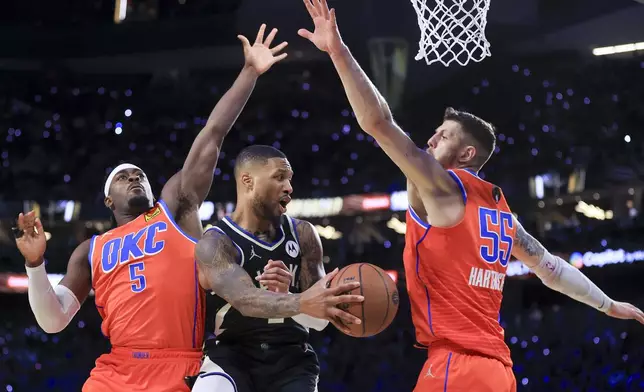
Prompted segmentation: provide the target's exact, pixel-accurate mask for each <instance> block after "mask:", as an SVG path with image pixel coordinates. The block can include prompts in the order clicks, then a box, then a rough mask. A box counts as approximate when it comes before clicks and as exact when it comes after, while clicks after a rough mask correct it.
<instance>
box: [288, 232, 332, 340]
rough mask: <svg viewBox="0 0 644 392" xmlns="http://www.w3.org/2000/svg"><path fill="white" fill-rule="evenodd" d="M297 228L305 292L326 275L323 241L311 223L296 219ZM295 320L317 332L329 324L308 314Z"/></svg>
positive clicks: (300, 315)
mask: <svg viewBox="0 0 644 392" xmlns="http://www.w3.org/2000/svg"><path fill="white" fill-rule="evenodd" d="M295 226H296V230H297V236H298V240H299V243H300V251H301V252H302V264H301V265H302V272H300V289H301V290H302V291H304V290H308V289H309V287H311V286H313V285H314V284H315V283H316V282H318V281H319V280H321V279H322V278H324V276H325V275H326V273H325V272H324V264H323V262H322V255H323V251H322V241H321V240H320V235H319V234H318V232H317V230H315V227H313V225H312V224H311V223H310V222H307V221H303V220H298V219H296V220H295ZM293 320H295V321H297V322H298V323H300V324H302V325H304V326H305V327H309V328H313V329H315V330H317V331H322V330H323V329H324V328H326V326H327V325H328V324H329V322H328V321H327V320H323V319H318V318H315V317H311V316H307V315H306V314H298V315H296V316H294V317H293Z"/></svg>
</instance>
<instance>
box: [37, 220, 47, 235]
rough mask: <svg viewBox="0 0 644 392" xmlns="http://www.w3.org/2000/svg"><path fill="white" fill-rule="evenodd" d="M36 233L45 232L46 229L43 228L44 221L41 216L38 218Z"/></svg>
mask: <svg viewBox="0 0 644 392" xmlns="http://www.w3.org/2000/svg"><path fill="white" fill-rule="evenodd" d="M35 229H36V234H43V233H44V232H45V231H44V230H43V228H42V222H41V221H40V218H36V228H35Z"/></svg>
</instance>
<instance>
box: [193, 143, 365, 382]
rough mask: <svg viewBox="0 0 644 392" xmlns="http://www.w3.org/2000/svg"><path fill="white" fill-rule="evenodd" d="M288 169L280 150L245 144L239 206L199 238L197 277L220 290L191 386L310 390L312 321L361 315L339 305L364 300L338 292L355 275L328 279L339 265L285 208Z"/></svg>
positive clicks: (315, 371)
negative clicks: (331, 267)
mask: <svg viewBox="0 0 644 392" xmlns="http://www.w3.org/2000/svg"><path fill="white" fill-rule="evenodd" d="M292 175H293V171H292V170H291V166H290V164H289V162H288V160H287V159H286V156H285V155H284V154H283V153H282V152H281V151H279V150H277V149H275V148H273V147H270V146H260V145H255V146H250V147H248V148H246V149H244V150H243V151H242V152H241V153H240V154H239V155H238V157H237V160H236V163H235V180H236V183H237V207H236V209H235V211H234V212H233V214H232V216H231V217H230V218H229V217H226V218H224V219H223V220H221V221H220V222H218V223H217V224H216V225H215V226H214V227H213V228H211V229H209V230H207V231H206V233H204V236H203V238H202V239H201V240H200V241H199V243H198V244H197V248H196V257H197V259H198V261H199V266H200V281H201V284H202V286H203V287H204V288H209V289H211V290H213V292H214V294H216V295H213V296H212V298H211V299H212V301H211V302H212V305H213V308H214V309H212V310H214V312H211V309H210V304H209V309H208V313H209V316H208V317H209V318H210V319H214V329H215V333H216V337H215V338H213V339H211V340H209V341H208V342H207V343H206V347H205V351H206V358H205V360H204V364H203V366H202V368H201V370H202V372H201V374H200V375H199V377H198V378H197V381H196V383H195V386H194V388H193V391H196V392H206V391H210V392H212V391H217V392H233V391H234V392H313V391H315V390H316V389H317V379H318V375H319V370H320V369H319V365H318V360H317V356H316V354H315V352H314V351H313V349H312V348H311V346H310V345H309V344H308V343H307V340H308V327H312V328H315V329H320V330H321V329H322V328H324V327H325V326H326V324H327V322H328V321H331V322H332V323H333V324H334V325H335V326H336V327H337V328H339V329H346V327H345V326H344V324H348V323H360V319H358V318H356V317H354V316H353V315H351V314H349V313H347V312H344V311H342V310H340V309H339V308H338V307H337V306H336V305H337V304H339V303H351V302H360V301H362V300H363V299H364V298H362V297H361V296H353V295H342V293H346V292H347V291H349V290H351V288H353V287H357V285H353V284H346V285H341V286H340V287H337V288H335V289H330V288H328V287H327V286H328V282H329V281H330V280H331V279H332V278H333V276H334V275H335V274H337V269H336V270H335V271H333V272H332V273H330V274H329V275H326V276H325V272H324V266H323V264H322V243H321V241H320V237H319V235H318V234H317V232H316V230H315V228H314V227H313V226H312V225H311V224H310V223H309V222H306V221H302V220H298V219H293V218H291V217H289V216H287V215H285V212H286V205H287V204H288V202H289V201H290V200H291V196H290V194H291V192H292V188H291V184H290V181H291V177H292ZM251 277H254V278H255V279H252V278H251ZM289 283H290V284H289ZM262 288H263V289H262ZM273 290H277V291H281V293H276V292H274V291H273ZM300 293H301V294H300ZM213 314H214V317H213ZM327 320H328V321H327Z"/></svg>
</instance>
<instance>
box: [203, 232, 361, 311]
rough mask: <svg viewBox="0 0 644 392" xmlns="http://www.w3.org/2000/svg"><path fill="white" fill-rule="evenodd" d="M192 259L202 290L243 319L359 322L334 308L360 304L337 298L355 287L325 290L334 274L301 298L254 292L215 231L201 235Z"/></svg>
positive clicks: (228, 243) (229, 243)
mask: <svg viewBox="0 0 644 392" xmlns="http://www.w3.org/2000/svg"><path fill="white" fill-rule="evenodd" d="M195 256H196V258H197V261H198V262H199V272H200V281H201V283H202V286H203V287H204V288H206V289H210V290H213V291H214V292H215V293H216V294H217V295H219V296H220V297H222V298H223V299H224V300H226V302H228V303H229V304H230V305H231V306H232V307H234V308H235V309H237V310H238V311H239V312H240V313H241V314H243V315H244V316H247V317H258V318H286V317H293V316H295V315H297V314H299V313H305V314H308V315H310V316H313V317H317V318H322V319H329V318H333V317H340V318H341V319H342V320H343V321H344V322H347V323H351V322H355V323H360V320H359V319H357V318H355V317H353V316H352V315H351V314H349V313H346V312H344V311H341V310H340V309H339V308H337V307H336V305H337V304H340V303H354V302H361V301H362V300H364V298H363V297H361V296H356V295H341V293H345V292H348V291H351V290H353V289H354V288H356V287H359V283H358V284H356V282H353V283H348V284H342V285H338V286H337V287H335V288H333V289H329V288H327V284H328V282H329V281H330V279H332V278H333V276H335V274H336V273H337V271H334V273H332V274H329V275H327V276H326V277H325V279H323V280H321V281H319V282H318V284H317V285H315V286H314V287H311V289H309V290H307V291H306V292H304V293H302V294H282V293H274V292H271V291H268V290H262V289H260V288H257V287H256V286H255V284H254V283H253V280H252V278H251V277H250V275H248V273H247V272H246V271H245V270H244V269H243V268H242V267H240V266H239V265H238V264H237V261H238V258H239V254H238V253H237V249H236V248H235V246H234V244H233V243H232V241H231V240H230V239H229V238H228V237H227V236H226V235H225V234H223V233H220V232H218V231H217V230H209V231H207V232H206V233H205V234H204V236H203V237H202V238H201V240H199V242H198V244H197V247H196V250H195Z"/></svg>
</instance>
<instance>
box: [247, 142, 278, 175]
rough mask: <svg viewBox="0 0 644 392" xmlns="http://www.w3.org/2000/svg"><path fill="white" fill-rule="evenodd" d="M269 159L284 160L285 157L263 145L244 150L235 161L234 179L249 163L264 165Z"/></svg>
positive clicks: (276, 150)
mask: <svg viewBox="0 0 644 392" xmlns="http://www.w3.org/2000/svg"><path fill="white" fill-rule="evenodd" d="M271 158H284V159H286V155H285V154H284V153H283V152H281V151H280V150H278V149H277V148H275V147H271V146H266V145H263V144H254V145H252V146H248V147H246V148H244V149H243V150H241V152H240V153H239V154H238V155H237V158H236V159H235V177H237V176H238V175H239V172H240V171H241V169H242V168H243V167H244V166H246V165H248V164H250V163H260V164H262V165H265V164H267V163H268V160H269V159H271Z"/></svg>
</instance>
